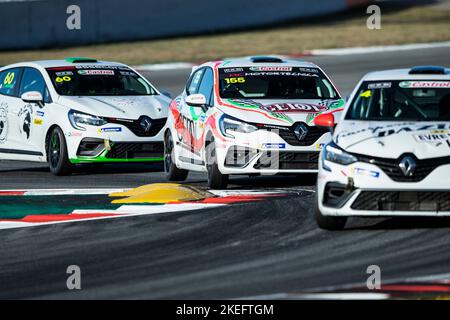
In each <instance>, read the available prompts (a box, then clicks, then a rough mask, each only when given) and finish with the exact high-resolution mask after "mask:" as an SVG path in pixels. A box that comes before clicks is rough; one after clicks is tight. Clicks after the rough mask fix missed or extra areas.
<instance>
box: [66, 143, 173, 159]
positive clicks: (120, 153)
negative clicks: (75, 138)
mask: <svg viewBox="0 0 450 320" xmlns="http://www.w3.org/2000/svg"><path fill="white" fill-rule="evenodd" d="M163 160H164V143H163V142H112V141H109V140H101V139H92V138H86V139H83V140H82V141H81V143H80V146H79V148H78V151H77V156H76V157H75V158H71V159H70V162H71V163H74V164H78V163H94V162H103V163H108V162H109V163H118V162H153V161H163Z"/></svg>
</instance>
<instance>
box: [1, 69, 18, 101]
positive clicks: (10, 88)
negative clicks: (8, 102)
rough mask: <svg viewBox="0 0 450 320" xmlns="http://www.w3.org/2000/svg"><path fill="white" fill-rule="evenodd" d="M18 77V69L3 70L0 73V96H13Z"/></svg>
mask: <svg viewBox="0 0 450 320" xmlns="http://www.w3.org/2000/svg"><path fill="white" fill-rule="evenodd" d="M19 76H20V69H19V68H15V69H9V70H4V71H2V72H1V73H0V94H4V95H7V96H14V95H15V93H16V87H17V83H18V80H19Z"/></svg>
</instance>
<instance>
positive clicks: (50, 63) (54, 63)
mask: <svg viewBox="0 0 450 320" xmlns="http://www.w3.org/2000/svg"><path fill="white" fill-rule="evenodd" d="M77 65H89V66H92V65H99V66H100V65H101V66H126V65H124V64H122V63H117V62H111V61H97V62H83V63H79V62H75V63H74V62H70V61H67V60H38V61H26V62H19V63H15V64H11V65H7V66H3V67H2V69H5V68H8V69H9V68H15V67H42V68H52V67H72V66H77Z"/></svg>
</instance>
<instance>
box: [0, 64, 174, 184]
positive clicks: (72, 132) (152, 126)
mask: <svg viewBox="0 0 450 320" xmlns="http://www.w3.org/2000/svg"><path fill="white" fill-rule="evenodd" d="M169 104H170V99H169V98H168V97H166V96H164V95H162V94H161V93H160V92H159V91H158V90H157V89H155V87H153V86H152V85H151V84H150V83H149V82H148V81H147V80H146V79H145V78H144V77H142V76H141V75H140V74H139V73H138V72H136V71H135V70H133V69H132V68H130V67H128V66H126V65H124V64H120V63H114V62H105V61H97V60H95V59H89V58H68V59H66V60H50V61H35V62H24V63H17V64H13V65H9V66H6V67H3V68H1V69H0V159H8V160H25V161H38V162H48V163H49V165H50V170H51V172H52V173H54V174H55V175H65V174H69V173H70V172H71V171H72V169H73V166H74V164H83V163H115V162H152V161H162V159H163V132H164V127H165V125H166V120H167V112H168V107H169Z"/></svg>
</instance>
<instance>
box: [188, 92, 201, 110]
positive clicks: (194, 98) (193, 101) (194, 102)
mask: <svg viewBox="0 0 450 320" xmlns="http://www.w3.org/2000/svg"><path fill="white" fill-rule="evenodd" d="M184 101H185V102H186V104H187V105H188V106H192V107H202V106H204V105H206V97H205V96H204V95H203V94H201V93H195V94H191V95H189V96H187V97H186V98H185V99H184Z"/></svg>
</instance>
